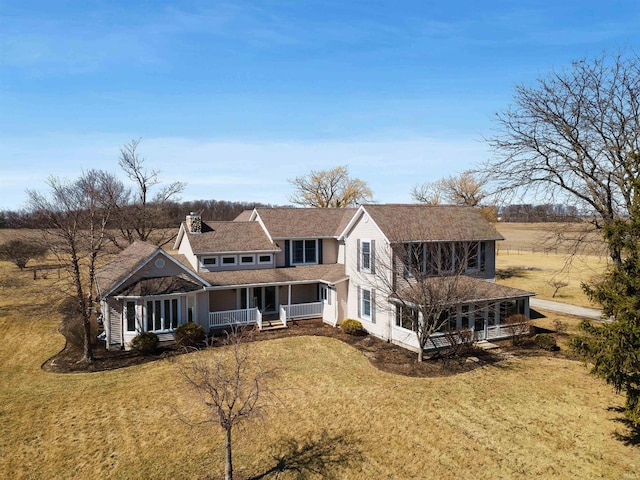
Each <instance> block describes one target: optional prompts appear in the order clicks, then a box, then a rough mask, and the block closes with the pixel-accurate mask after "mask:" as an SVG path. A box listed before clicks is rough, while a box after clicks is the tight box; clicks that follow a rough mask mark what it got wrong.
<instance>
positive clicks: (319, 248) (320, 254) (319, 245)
mask: <svg viewBox="0 0 640 480" xmlns="http://www.w3.org/2000/svg"><path fill="white" fill-rule="evenodd" d="M323 243H324V241H323V240H322V239H321V238H319V239H318V263H320V264H321V263H322V244H323Z"/></svg>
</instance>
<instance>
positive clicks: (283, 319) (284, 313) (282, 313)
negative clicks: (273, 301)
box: [280, 305, 287, 327]
mask: <svg viewBox="0 0 640 480" xmlns="http://www.w3.org/2000/svg"><path fill="white" fill-rule="evenodd" d="M280 321H281V322H282V325H284V326H285V327H286V326H287V310H286V309H285V308H284V307H283V306H282V305H281V306H280Z"/></svg>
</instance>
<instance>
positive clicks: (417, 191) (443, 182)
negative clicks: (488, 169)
mask: <svg viewBox="0 0 640 480" xmlns="http://www.w3.org/2000/svg"><path fill="white" fill-rule="evenodd" d="M486 184H487V180H486V179H485V178H483V177H481V176H479V175H477V174H474V173H472V172H471V171H469V170H467V171H465V172H462V173H461V174H460V175H455V176H454V175H450V176H448V177H446V178H442V179H440V180H436V181H435V182H426V183H423V184H421V185H415V186H414V187H413V189H412V190H411V197H412V198H413V199H414V200H415V201H416V202H420V203H427V204H430V205H437V204H439V203H441V202H443V203H450V204H453V205H466V206H468V207H477V206H480V205H481V203H482V201H483V200H484V199H485V198H486V197H487V195H488V193H487V192H486V191H485V186H486Z"/></svg>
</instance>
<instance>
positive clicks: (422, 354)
mask: <svg viewBox="0 0 640 480" xmlns="http://www.w3.org/2000/svg"><path fill="white" fill-rule="evenodd" d="M423 357H424V348H423V347H422V345H420V348H419V350H418V363H422V359H423Z"/></svg>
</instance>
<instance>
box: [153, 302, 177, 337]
mask: <svg viewBox="0 0 640 480" xmlns="http://www.w3.org/2000/svg"><path fill="white" fill-rule="evenodd" d="M146 310H147V311H146V318H147V325H146V327H147V328H146V331H147V332H153V331H163V330H173V329H175V328H177V327H178V323H179V317H180V315H179V312H180V308H179V306H178V299H177V298H165V299H163V300H147V303H146Z"/></svg>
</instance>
